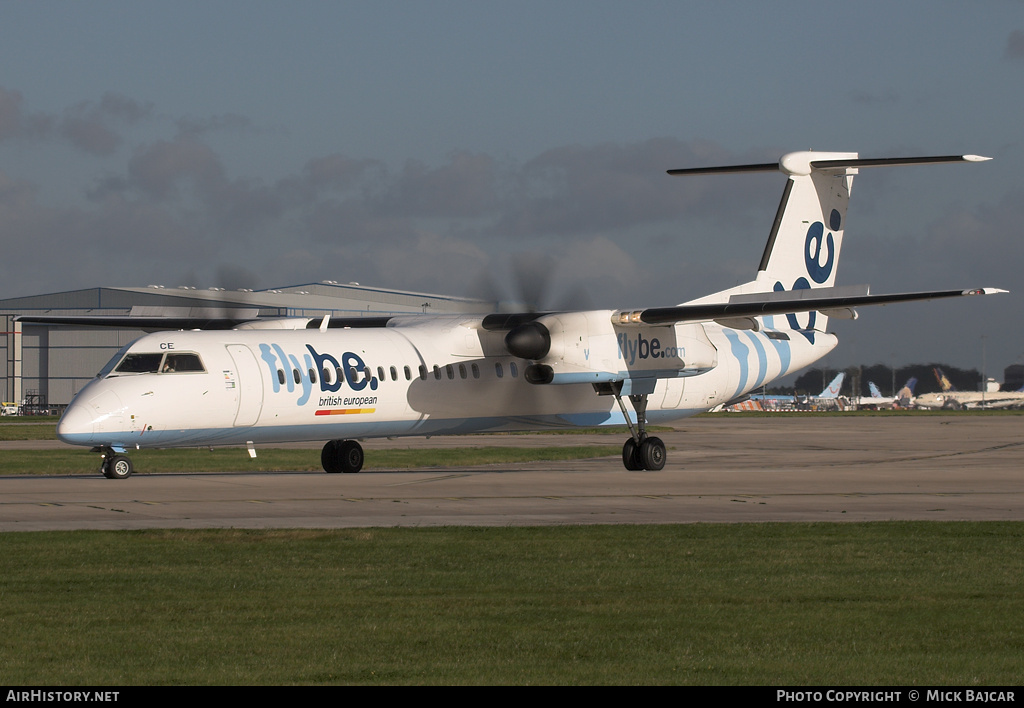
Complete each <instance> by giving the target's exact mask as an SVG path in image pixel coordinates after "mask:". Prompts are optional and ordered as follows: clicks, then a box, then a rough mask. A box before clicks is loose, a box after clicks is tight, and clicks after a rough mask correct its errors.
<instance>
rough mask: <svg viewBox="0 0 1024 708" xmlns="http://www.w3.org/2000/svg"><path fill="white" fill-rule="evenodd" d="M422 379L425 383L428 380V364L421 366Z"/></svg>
mask: <svg viewBox="0 0 1024 708" xmlns="http://www.w3.org/2000/svg"><path fill="white" fill-rule="evenodd" d="M420 378H421V379H423V380H424V381H426V380H427V365H426V364H420Z"/></svg>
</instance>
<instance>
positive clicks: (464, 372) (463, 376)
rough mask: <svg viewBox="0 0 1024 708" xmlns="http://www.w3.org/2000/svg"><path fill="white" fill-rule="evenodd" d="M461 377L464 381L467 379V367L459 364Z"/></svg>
mask: <svg viewBox="0 0 1024 708" xmlns="http://www.w3.org/2000/svg"><path fill="white" fill-rule="evenodd" d="M459 377H460V378H463V379H464V378H466V365H465V364H459Z"/></svg>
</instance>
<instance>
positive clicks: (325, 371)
mask: <svg viewBox="0 0 1024 708" xmlns="http://www.w3.org/2000/svg"><path fill="white" fill-rule="evenodd" d="M305 347H306V350H307V351H306V352H303V353H302V355H301V356H302V361H301V362H300V361H299V358H298V357H297V356H296V355H295V354H287V353H285V351H284V348H283V347H281V345H279V344H276V343H270V344H266V343H260V345H259V349H260V358H261V359H263V361H264V362H265V363H266V365H267V367H268V369H269V376H270V385H271V390H272V391H273V392H274V393H279V392H281V390H282V389H284V390H287V392H288V393H293V392H294V391H295V390H296V388H297V387H299V388H301V391H302V393H301V395H300V396H299V398H298V399H297V400H296V405H299V406H302V405H305V404H306V402H307V401H308V400H309V397H310V394H311V393H312V391H313V385H314V381H315V382H316V383H317V385H318V386H319V389H320V391H321V392H322V393H337V392H338V391H340V390H341V387H342V383H343V382H344V383H345V384H347V385H348V387H349V388H350V389H352V390H353V391H363V390H364V389H366V388H367V387H369V389H370V390H371V391H376V390H377V387H378V385H379V381H378V380H377V378H376V377H375V376H373V375H367V374H366V373H364V372H368V371H369V369H368V368H367V366H366V362H364V361H363V359H362V357H360V356H359V355H358V354H356V353H355V352H345V353H343V354H342V355H341V357H340V358H338V357H335V356H334V355H332V354H321V353H319V352H318V351H317V350H316V349H314V348H313V347H312V345H310V344H306V345H305ZM332 371H333V372H337V376H331V375H330V373H329V372H332ZM310 372H314V373H310ZM317 372H318V373H317ZM325 399H326V400H330V401H332V402H331V403H329V404H325V405H336V404H337V403H341V400H337V399H339V397H336V396H328V397H325V398H321V400H325ZM336 400H337V403H335V401H336ZM342 400H343V399H342ZM343 405H349V404H344V403H343Z"/></svg>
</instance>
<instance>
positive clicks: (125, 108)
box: [60, 93, 153, 155]
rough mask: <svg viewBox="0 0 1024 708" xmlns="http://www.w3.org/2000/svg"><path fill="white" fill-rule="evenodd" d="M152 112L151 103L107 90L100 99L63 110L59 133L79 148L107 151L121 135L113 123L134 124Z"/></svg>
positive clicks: (97, 153)
mask: <svg viewBox="0 0 1024 708" xmlns="http://www.w3.org/2000/svg"><path fill="white" fill-rule="evenodd" d="M152 115H153V106H152V104H149V103H139V102H138V101H134V100H132V99H130V98H128V97H126V96H122V95H120V94H116V93H106V94H104V95H103V96H102V97H101V98H100V100H99V101H84V102H82V103H79V104H77V105H74V106H72V107H70V108H68V109H67V110H65V111H64V115H63V117H62V119H61V121H60V133H61V135H62V136H63V137H64V138H65V139H67V140H68V141H69V142H71V144H72V145H74V146H75V147H77V148H78V149H80V150H84V151H85V152H88V153H91V154H94V155H109V154H110V153H112V152H114V150H116V149H117V147H118V145H120V143H121V141H122V138H121V136H120V134H118V133H117V132H115V126H116V127H121V126H122V125H134V124H137V123H139V122H141V121H143V120H146V119H148V118H150V117H152Z"/></svg>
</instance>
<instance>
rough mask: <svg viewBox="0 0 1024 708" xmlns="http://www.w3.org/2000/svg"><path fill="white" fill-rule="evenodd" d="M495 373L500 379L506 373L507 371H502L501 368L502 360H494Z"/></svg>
mask: <svg viewBox="0 0 1024 708" xmlns="http://www.w3.org/2000/svg"><path fill="white" fill-rule="evenodd" d="M494 375H495V376H497V377H498V378H499V379H500V378H501V377H503V376H504V375H505V372H504V371H502V369H501V362H500V361H496V362H494Z"/></svg>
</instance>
